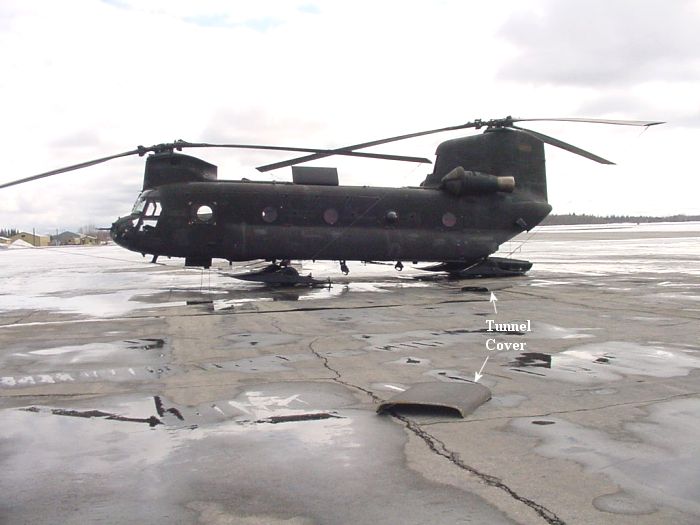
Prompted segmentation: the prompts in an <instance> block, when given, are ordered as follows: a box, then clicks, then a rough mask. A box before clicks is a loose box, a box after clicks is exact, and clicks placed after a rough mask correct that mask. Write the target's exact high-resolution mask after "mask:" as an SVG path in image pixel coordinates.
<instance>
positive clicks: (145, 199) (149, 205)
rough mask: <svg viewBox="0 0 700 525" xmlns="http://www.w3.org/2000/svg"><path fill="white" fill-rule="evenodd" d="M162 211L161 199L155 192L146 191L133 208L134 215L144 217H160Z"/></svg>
mask: <svg viewBox="0 0 700 525" xmlns="http://www.w3.org/2000/svg"><path fill="white" fill-rule="evenodd" d="M160 212H161V206H160V199H158V198H157V196H156V195H154V194H153V193H150V192H149V193H148V194H146V193H145V192H144V193H142V194H141V195H139V197H138V199H136V202H135V203H134V207H133V208H132V209H131V213H132V214H134V215H141V216H142V217H156V218H157V217H159V216H160Z"/></svg>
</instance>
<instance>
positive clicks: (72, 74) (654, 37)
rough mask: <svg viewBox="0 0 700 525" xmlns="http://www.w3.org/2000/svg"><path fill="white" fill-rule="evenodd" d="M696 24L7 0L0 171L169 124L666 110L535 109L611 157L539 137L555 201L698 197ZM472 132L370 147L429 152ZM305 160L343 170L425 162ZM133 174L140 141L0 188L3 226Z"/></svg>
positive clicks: (398, 122) (235, 162) (233, 165)
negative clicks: (630, 123) (625, 122)
mask: <svg viewBox="0 0 700 525" xmlns="http://www.w3.org/2000/svg"><path fill="white" fill-rule="evenodd" d="M698 27H700V0H586V1H583V0H581V1H576V0H570V1H563V0H530V1H528V2H522V0H501V1H499V2H477V1H466V0H454V1H453V0H434V1H429V0H425V1H413V0H401V1H399V0H396V1H395V0H373V1H366V0H353V1H352V2H350V1H340V0H318V1H315V0H302V1H296V0H267V1H265V2H254V1H247V2H244V1H236V0H228V1H226V0H200V1H198V2H191V1H184V0H151V1H149V0H138V1H137V0H70V1H68V2H56V1H53V0H29V1H27V0H3V1H2V2H0V70H1V71H2V75H0V105H1V111H0V115H2V123H1V124H0V134H1V137H0V140H1V141H2V145H3V148H2V150H3V170H2V173H0V182H9V181H11V180H15V179H19V178H22V177H27V176H30V175H34V174H36V173H42V172H45V171H48V170H51V169H55V168H59V167H63V166H67V165H72V164H76V163H79V162H83V161H87V160H91V159H95V158H99V157H104V156H107V155H111V154H115V153H120V152H124V151H129V150H132V149H134V148H135V147H136V146H137V145H140V144H142V145H151V144H158V143H162V142H170V141H173V140H175V139H184V140H188V141H192V142H198V141H200V142H228V143H254V144H271V145H285V146H298V147H312V148H331V147H339V146H343V145H348V144H354V143H358V142H365V141H370V140H373V139H379V138H382V137H387V136H394V135H399V134H404V133H411V132H414V131H420V130H423V129H432V128H438V127H444V126H451V125H457V124H461V123H464V122H467V121H472V120H474V119H478V118H481V119H490V118H500V117H505V116H507V115H513V116H515V117H522V118H539V117H594V118H614V119H635V120H662V121H666V122H667V124H665V125H663V126H655V127H652V128H648V129H645V128H633V127H620V126H605V125H596V124H579V123H563V122H537V123H529V127H530V128H531V129H533V130H536V131H539V132H542V133H545V134H547V135H551V136H555V137H557V138H559V139H561V140H564V141H566V142H569V143H572V144H575V145H576V146H579V147H581V148H584V149H586V150H589V151H592V152H593V153H596V154H598V155H600V156H602V157H605V158H608V159H610V160H613V161H614V162H616V165H615V166H604V165H599V164H596V163H594V162H591V161H590V160H586V159H584V158H581V157H578V156H575V155H572V154H570V153H567V152H564V151H561V150H558V149H557V148H553V147H551V146H546V155H547V177H548V183H549V201H550V203H551V204H552V206H553V208H554V210H553V212H554V213H592V214H602V215H609V214H627V215H638V214H646V215H657V216H658V215H672V214H677V213H683V214H700V191H699V190H700V177H698V175H700V174H699V173H698V172H699V171H700V170H699V168H698V162H697V159H698V157H699V154H698V144H699V143H700V52H699V50H700V31H698V30H697V28H698ZM523 126H525V127H528V126H527V125H525V124H523ZM469 133H478V132H476V131H466V132H465V131H461V132H450V133H444V134H441V135H432V136H428V137H423V138H420V139H411V140H406V141H402V142H396V143H392V144H386V145H383V146H379V147H376V148H374V149H370V150H367V151H371V152H383V153H391V154H403V155H413V156H421V157H428V158H431V159H432V158H433V154H434V152H435V148H436V147H437V145H438V144H439V143H440V142H441V141H443V140H447V139H450V138H455V137H457V136H463V135H465V134H469ZM190 152H191V151H190ZM195 154H196V155H198V156H200V157H202V158H204V159H205V160H207V161H208V162H212V163H214V164H217V165H218V166H219V178H221V179H232V180H233V179H240V178H243V177H246V178H249V179H253V180H269V179H273V180H278V181H286V180H291V170H290V168H283V169H280V170H276V171H273V172H269V173H267V174H261V173H259V172H257V171H256V170H255V166H257V165H260V164H265V163H269V162H275V161H278V160H283V159H285V158H287V157H288V155H287V154H285V153H279V152H261V151H247V150H246V151H241V150H239V151H230V150H206V151H202V150H199V151H197V152H196V153H195ZM313 164H315V165H319V166H336V167H337V168H338V171H339V175H340V181H341V184H352V185H381V186H416V185H418V184H419V183H420V182H421V181H422V180H423V178H424V177H425V175H426V174H427V173H428V172H429V171H430V166H429V165H417V164H413V163H404V162H391V161H384V160H367V159H355V158H353V159H349V158H342V157H333V158H329V159H328V158H327V159H323V160H319V161H315V162H314V163H313ZM313 164H312V165H313ZM142 177H143V158H139V157H138V156H135V157H129V158H125V159H119V160H114V161H111V162H109V163H105V164H101V165H99V166H95V167H91V168H87V169H83V170H80V171H77V172H73V173H70V174H63V175H58V176H55V177H51V178H49V179H43V180H41V181H35V182H31V183H27V184H25V185H22V186H19V187H16V188H8V189H3V190H0V228H10V227H14V228H18V229H22V230H27V231H31V230H32V229H35V230H36V231H37V233H55V232H56V231H57V230H59V231H63V230H66V229H77V228H79V227H80V226H84V225H89V224H92V225H95V226H98V227H108V226H109V225H110V224H111V223H112V221H113V220H115V219H116V218H117V217H118V216H124V215H127V214H128V213H129V211H130V209H131V206H132V204H133V202H134V201H135V199H136V197H137V195H138V192H139V190H140V189H141V183H142Z"/></svg>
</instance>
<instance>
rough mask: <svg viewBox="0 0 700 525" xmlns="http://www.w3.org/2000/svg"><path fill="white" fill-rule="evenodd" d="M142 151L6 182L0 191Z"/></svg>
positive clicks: (111, 156)
mask: <svg viewBox="0 0 700 525" xmlns="http://www.w3.org/2000/svg"><path fill="white" fill-rule="evenodd" d="M141 151H142V150H140V149H134V150H131V151H125V152H124V153H117V154H116V155H110V156H109V157H102V158H101V159H95V160H89V161H87V162H81V163H80V164H73V165H72V166H66V167H65V168H59V169H57V170H51V171H47V172H46V173H40V174H39V175H32V176H31V177H25V178H23V179H18V180H14V181H12V182H6V183H5V184H0V189H2V188H9V187H10V186H15V185H17V184H23V183H25V182H30V181H33V180H37V179H43V178H44V177H51V176H52V175H58V174H60V173H66V172H68V171H74V170H79V169H82V168H87V167H89V166H94V165H95V164H101V163H103V162H107V161H108V160H112V159H118V158H120V157H128V156H130V155H137V154H140V153H141Z"/></svg>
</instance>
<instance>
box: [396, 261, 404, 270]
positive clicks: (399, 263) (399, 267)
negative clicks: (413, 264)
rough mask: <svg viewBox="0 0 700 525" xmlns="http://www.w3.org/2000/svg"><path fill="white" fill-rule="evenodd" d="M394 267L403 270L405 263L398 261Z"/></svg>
mask: <svg viewBox="0 0 700 525" xmlns="http://www.w3.org/2000/svg"><path fill="white" fill-rule="evenodd" d="M394 268H395V269H396V271H397V272H400V271H401V270H403V263H402V262H401V261H396V264H395V265H394Z"/></svg>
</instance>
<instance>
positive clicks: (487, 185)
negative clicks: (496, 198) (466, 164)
mask: <svg viewBox="0 0 700 525" xmlns="http://www.w3.org/2000/svg"><path fill="white" fill-rule="evenodd" d="M440 189H443V190H445V191H447V192H448V193H451V194H452V195H457V196H459V195H479V194H485V193H497V192H504V193H512V192H513V190H514V189H515V177H507V176H501V177H498V176H496V175H489V174H488V173H480V172H478V171H466V170H465V169H464V168H463V167H461V166H457V167H456V168H454V169H453V170H452V171H450V172H449V173H448V174H447V175H445V176H444V177H443V178H442V180H441V181H440Z"/></svg>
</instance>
